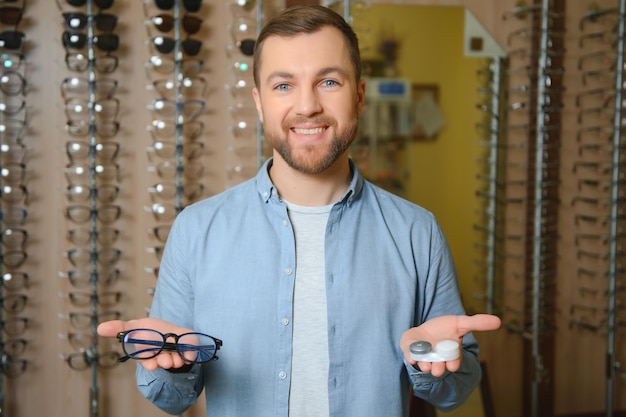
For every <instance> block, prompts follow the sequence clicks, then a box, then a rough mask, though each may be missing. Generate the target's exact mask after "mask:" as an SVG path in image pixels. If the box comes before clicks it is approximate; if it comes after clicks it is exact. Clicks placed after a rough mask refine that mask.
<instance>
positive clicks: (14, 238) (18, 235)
mask: <svg viewBox="0 0 626 417" xmlns="http://www.w3.org/2000/svg"><path fill="white" fill-rule="evenodd" d="M0 237H1V240H2V244H3V245H5V246H6V247H9V248H17V247H19V248H22V249H23V248H24V246H26V240H27V239H28V232H27V231H26V230H24V229H17V228H7V229H4V230H3V231H2V234H0Z"/></svg>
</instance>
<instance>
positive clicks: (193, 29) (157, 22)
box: [149, 13, 202, 35]
mask: <svg viewBox="0 0 626 417" xmlns="http://www.w3.org/2000/svg"><path fill="white" fill-rule="evenodd" d="M149 22H150V23H152V24H153V25H154V27H155V28H157V29H158V30H159V32H162V33H167V32H170V31H172V30H173V29H174V26H175V24H176V19H175V18H174V16H172V15H171V14H166V13H161V14H158V15H156V16H152V17H151V18H150V21H149ZM180 24H181V27H182V29H183V30H184V31H185V32H187V34H188V35H193V34H195V33H197V32H198V31H199V30H200V28H201V27H202V19H201V18H199V17H197V16H193V15H189V14H186V15H184V16H183V17H182V18H181V19H180Z"/></svg>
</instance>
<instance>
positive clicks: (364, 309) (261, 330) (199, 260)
mask: <svg viewBox="0 0 626 417" xmlns="http://www.w3.org/2000/svg"><path fill="white" fill-rule="evenodd" d="M350 163H351V168H352V170H353V174H354V175H353V179H352V181H351V183H350V186H349V188H348V190H347V191H346V193H345V194H344V195H343V197H342V198H341V199H340V200H339V201H338V202H337V203H335V204H334V205H333V207H332V210H331V213H330V216H329V219H328V225H327V227H326V248H325V253H326V291H327V300H328V345H329V346H328V349H329V359H330V361H329V362H330V363H329V369H328V370H329V374H328V375H329V378H328V391H329V408H330V409H329V416H330V417H340V416H345V417H367V416H371V417H380V416H386V417H400V416H406V415H408V397H409V395H410V388H411V387H412V388H413V392H414V394H415V395H417V396H419V397H421V398H424V399H425V400H427V401H429V402H431V403H432V404H433V405H435V406H436V407H438V408H440V409H443V410H448V409H452V408H454V407H456V406H458V405H459V404H461V403H462V402H463V401H465V399H466V398H467V397H468V396H469V394H470V393H471V392H472V390H473V389H474V388H475V387H476V385H477V384H478V382H479V381H480V377H481V373H480V365H479V362H478V359H477V354H478V345H477V343H476V340H475V339H474V337H473V336H472V335H471V334H470V335H467V336H465V338H464V340H463V360H462V364H461V369H460V370H459V371H458V372H455V373H446V374H445V375H444V376H443V377H441V378H435V377H433V376H432V375H430V374H429V373H424V372H419V371H418V370H417V369H415V368H413V367H412V366H410V365H408V364H407V363H406V362H405V361H404V356H403V353H402V351H401V349H400V346H399V341H400V337H401V335H402V333H403V332H404V331H406V330H408V329H409V328H411V327H415V326H419V325H420V324H422V323H423V322H425V321H426V320H429V319H431V318H434V317H437V316H441V315H445V314H465V312H464V309H463V306H462V304H461V300H460V296H459V291H458V284H457V278H456V272H455V269H454V264H453V260H452V258H451V255H450V251H449V248H448V245H447V243H446V241H445V238H444V236H443V234H442V232H441V230H440V228H439V226H438V224H437V222H436V220H435V218H434V216H433V215H432V214H431V213H429V212H428V211H426V210H424V209H423V208H421V207H419V206H417V205H415V204H413V203H410V202H408V201H406V200H403V199H401V198H399V197H398V196H395V195H393V194H391V193H389V192H387V191H384V190H383V189H381V188H379V187H377V186H375V185H373V184H371V183H369V182H368V181H366V180H364V179H363V177H361V176H360V174H359V172H358V170H357V169H356V167H355V166H354V164H353V163H352V161H351V162H350ZM270 165H271V159H270V160H268V161H267V162H266V163H265V164H264V166H263V168H262V169H261V170H260V171H259V173H258V174H257V176H256V177H255V178H252V179H250V180H248V181H246V182H244V183H242V184H240V185H238V186H235V187H233V188H231V189H228V190H226V191H225V192H223V193H221V194H219V195H216V196H213V197H210V198H208V199H206V200H203V201H201V202H198V203H196V204H193V205H191V206H189V207H187V208H185V210H183V211H182V212H181V213H180V214H179V215H178V217H177V218H176V220H175V222H174V224H173V226H172V230H171V232H170V235H169V238H168V241H167V243H166V247H165V250H164V253H163V257H162V261H161V265H160V271H159V278H158V281H157V287H156V291H155V294H154V300H153V304H152V307H151V312H150V315H151V316H152V317H158V318H161V319H164V320H167V321H170V322H172V323H174V324H176V325H178V326H181V327H186V328H190V329H193V330H195V331H198V332H203V333H207V334H209V335H212V336H214V337H216V338H219V339H222V340H223V343H224V344H223V346H222V348H221V350H219V351H218V356H219V360H216V361H212V362H209V363H206V364H202V365H195V366H194V367H193V369H192V370H191V371H190V372H188V373H170V372H167V371H165V370H163V369H157V370H156V371H153V372H151V371H146V370H145V369H144V368H143V367H141V366H140V365H138V367H137V385H138V388H139V390H140V391H141V393H142V394H143V395H144V396H145V397H146V398H148V399H149V400H150V401H152V402H153V403H154V404H155V405H156V406H158V407H159V408H161V409H163V410H164V411H166V412H168V413H171V414H179V413H182V412H183V411H184V410H185V409H186V408H188V407H189V406H190V405H191V404H193V403H194V402H195V401H196V400H197V398H198V396H199V395H200V393H201V392H202V390H203V389H204V391H205V394H206V407H207V410H208V414H209V415H215V416H220V417H242V416H254V417H287V416H288V403H289V385H290V369H291V334H292V331H291V321H292V311H293V293H294V277H295V269H296V267H297V265H295V260H296V248H295V240H294V232H293V229H292V227H291V223H290V222H289V219H288V215H287V208H286V205H285V202H283V201H282V200H281V199H280V197H279V196H278V194H277V191H276V188H275V187H274V185H273V184H272V182H271V180H270V177H269V175H268V168H269V166H270ZM311 343H315V340H311Z"/></svg>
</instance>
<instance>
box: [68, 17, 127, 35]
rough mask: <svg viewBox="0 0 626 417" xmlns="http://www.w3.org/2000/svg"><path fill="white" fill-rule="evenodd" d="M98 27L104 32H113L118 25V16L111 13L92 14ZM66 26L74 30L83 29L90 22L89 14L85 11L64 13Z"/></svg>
mask: <svg viewBox="0 0 626 417" xmlns="http://www.w3.org/2000/svg"><path fill="white" fill-rule="evenodd" d="M91 18H92V21H93V22H94V24H95V27H96V29H98V30H101V31H103V32H111V31H112V30H113V29H115V26H116V25H117V16H115V15H113V14H109V13H97V14H94V15H92V16H91ZM63 20H64V21H65V26H66V27H67V28H68V29H69V30H72V31H75V30H83V29H85V28H86V27H87V24H88V23H89V16H87V15H86V14H85V13H79V12H67V13H63Z"/></svg>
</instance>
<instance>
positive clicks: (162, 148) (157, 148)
mask: <svg viewBox="0 0 626 417" xmlns="http://www.w3.org/2000/svg"><path fill="white" fill-rule="evenodd" d="M146 150H147V151H148V158H151V155H152V154H156V155H158V156H159V157H160V158H173V157H174V156H176V154H177V153H180V154H181V155H182V156H184V157H185V158H187V159H189V160H192V159H197V158H199V157H200V156H201V155H202V153H203V152H204V143H203V142H189V143H185V144H178V143H176V142H174V141H155V142H154V143H153V144H152V146H149V147H148V148H147V149H146Z"/></svg>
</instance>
